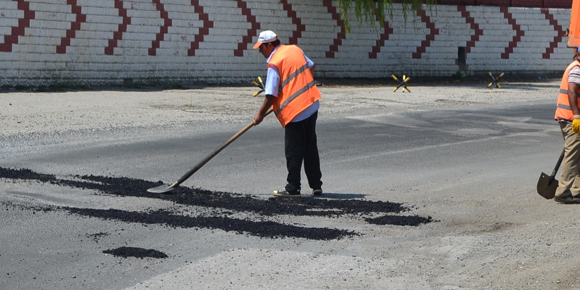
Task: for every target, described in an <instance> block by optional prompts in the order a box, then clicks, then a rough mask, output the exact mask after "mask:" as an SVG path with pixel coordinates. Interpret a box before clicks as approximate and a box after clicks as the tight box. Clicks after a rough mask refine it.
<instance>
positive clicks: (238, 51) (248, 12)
mask: <svg viewBox="0 0 580 290" xmlns="http://www.w3.org/2000/svg"><path fill="white" fill-rule="evenodd" d="M234 1H236V2H237V3H238V8H240V9H241V10H242V14H243V15H245V16H246V20H248V22H250V23H251V24H252V28H250V29H248V34H247V35H246V36H244V37H243V38H242V41H241V42H240V43H238V49H236V50H234V56H244V50H246V48H247V47H248V43H252V38H254V36H256V35H258V33H257V30H258V29H260V23H258V22H256V16H254V15H252V9H250V8H248V5H247V4H246V2H244V1H242V0H234Z"/></svg>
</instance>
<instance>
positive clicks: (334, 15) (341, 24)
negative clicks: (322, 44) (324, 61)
mask: <svg viewBox="0 0 580 290" xmlns="http://www.w3.org/2000/svg"><path fill="white" fill-rule="evenodd" d="M322 4H323V5H324V6H326V10H327V11H328V13H330V14H331V15H332V19H334V20H336V24H337V25H338V26H339V27H340V30H341V31H340V32H339V33H337V35H336V38H335V39H334V41H333V44H332V45H330V46H329V51H328V52H326V57H327V58H334V53H335V52H337V51H338V47H339V46H340V45H342V40H343V39H345V38H346V33H345V31H346V29H345V27H344V21H342V19H341V18H340V14H338V12H337V11H336V7H334V6H332V0H323V1H322Z"/></svg>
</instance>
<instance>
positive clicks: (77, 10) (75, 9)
mask: <svg viewBox="0 0 580 290" xmlns="http://www.w3.org/2000/svg"><path fill="white" fill-rule="evenodd" d="M66 4H67V5H70V6H71V11H72V13H74V14H75V15H76V16H77V18H76V20H75V21H74V22H71V24H70V29H69V30H67V31H66V36H65V37H63V38H61V39H60V45H59V46H57V47H56V53H60V54H62V53H66V48H67V47H68V46H70V40H71V39H73V38H75V37H76V31H77V30H80V29H81V23H83V22H86V21H87V16H86V15H85V14H83V13H82V12H81V10H82V7H81V6H79V5H77V0H67V1H66Z"/></svg>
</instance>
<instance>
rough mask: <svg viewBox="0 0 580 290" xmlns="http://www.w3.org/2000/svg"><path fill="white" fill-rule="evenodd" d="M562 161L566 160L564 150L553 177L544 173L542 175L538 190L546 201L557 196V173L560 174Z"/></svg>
mask: <svg viewBox="0 0 580 290" xmlns="http://www.w3.org/2000/svg"><path fill="white" fill-rule="evenodd" d="M562 159H564V149H562V154H560V158H559V159H558V163H556V167H555V168H554V171H552V175H548V174H546V173H544V172H542V174H540V179H539V180H538V187H537V189H538V193H539V194H540V195H541V196H542V197H544V198H545V199H552V198H554V195H555V194H556V188H558V180H557V179H556V172H558V168H560V164H561V163H562Z"/></svg>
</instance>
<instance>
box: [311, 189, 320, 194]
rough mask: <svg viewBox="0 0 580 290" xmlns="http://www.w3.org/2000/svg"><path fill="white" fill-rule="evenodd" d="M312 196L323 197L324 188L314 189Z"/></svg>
mask: <svg viewBox="0 0 580 290" xmlns="http://www.w3.org/2000/svg"><path fill="white" fill-rule="evenodd" d="M312 195H322V188H316V189H313V190H312Z"/></svg>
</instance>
